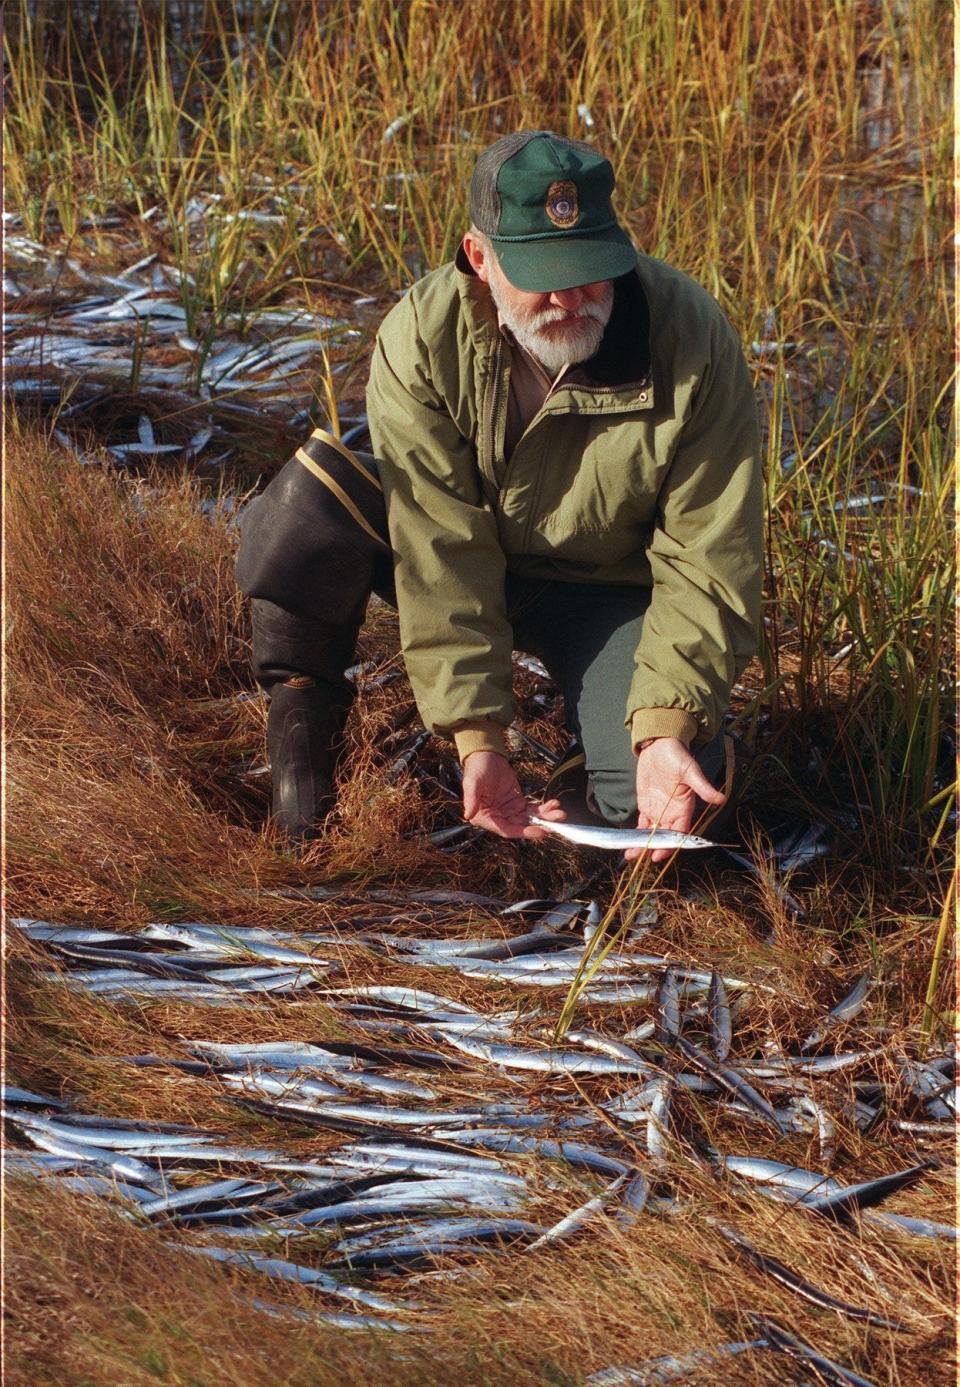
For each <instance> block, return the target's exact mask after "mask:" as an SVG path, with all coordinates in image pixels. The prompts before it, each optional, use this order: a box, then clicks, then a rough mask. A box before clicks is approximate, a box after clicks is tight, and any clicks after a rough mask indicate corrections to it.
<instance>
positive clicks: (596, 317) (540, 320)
mask: <svg viewBox="0 0 960 1387" xmlns="http://www.w3.org/2000/svg"><path fill="white" fill-rule="evenodd" d="M609 316H610V304H609V303H608V302H602V303H583V304H581V306H580V307H579V308H578V309H577V310H576V312H570V311H569V310H567V309H565V308H544V309H542V310H541V311H540V312H539V313H536V314H534V315H533V316H532V317H531V318H530V319H529V320H528V322H527V326H528V328H529V329H530V330H531V331H533V332H539V331H541V329H543V328H546V327H551V326H552V325H553V324H555V323H565V324H566V325H567V326H568V327H573V326H574V325H575V324H579V323H590V322H594V323H600V325H601V326H603V327H606V324H607V321H608V319H609Z"/></svg>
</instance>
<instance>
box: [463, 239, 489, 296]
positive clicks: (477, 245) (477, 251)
mask: <svg viewBox="0 0 960 1387" xmlns="http://www.w3.org/2000/svg"><path fill="white" fill-rule="evenodd" d="M463 253H464V255H465V256H466V257H467V260H468V261H469V262H470V268H471V270H473V272H474V274H475V275H476V276H477V278H478V279H479V280H480V281H481V283H483V284H488V283H489V281H490V270H489V264H488V260H487V250H486V248H485V247H484V245H483V244H482V243H481V241H480V239H479V238H478V237H477V236H474V234H473V232H472V231H468V232H467V234H466V235H465V236H464V238H463Z"/></svg>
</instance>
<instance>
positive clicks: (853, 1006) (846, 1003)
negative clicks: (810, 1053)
mask: <svg viewBox="0 0 960 1387" xmlns="http://www.w3.org/2000/svg"><path fill="white" fill-rule="evenodd" d="M875 985H876V982H875V979H874V978H873V977H872V976H871V974H870V973H864V974H863V976H862V977H860V978H858V979H857V981H856V982H855V983H854V985H853V987H852V989H851V990H850V992H848V993H847V995H846V997H844V998H843V1000H842V1001H840V1002H838V1003H837V1005H836V1006H835V1007H833V1008H831V1010H830V1011H828V1012H827V1014H826V1016H825V1017H824V1018H823V1020H822V1021H821V1022H820V1024H819V1026H817V1028H816V1030H814V1031H811V1033H810V1034H809V1035H808V1036H807V1038H806V1040H805V1041H804V1042H803V1044H802V1045H801V1046H800V1052H801V1054H802V1053H803V1051H804V1050H811V1049H812V1048H813V1047H814V1045H819V1043H820V1041H821V1040H822V1039H823V1038H824V1036H825V1035H826V1034H827V1032H828V1031H829V1030H830V1028H831V1027H832V1026H837V1025H839V1024H840V1023H841V1022H843V1021H852V1020H853V1018H854V1017H855V1016H857V1015H858V1014H859V1013H860V1012H861V1011H862V1010H863V1008H864V1005H865V1004H866V1000H867V997H868V996H869V995H870V992H871V989H872V988H873V987H874V986H875Z"/></svg>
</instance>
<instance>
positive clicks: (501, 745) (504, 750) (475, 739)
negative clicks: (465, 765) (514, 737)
mask: <svg viewBox="0 0 960 1387" xmlns="http://www.w3.org/2000/svg"><path fill="white" fill-rule="evenodd" d="M453 740H454V741H455V742H456V744H457V755H458V756H459V757H460V760H461V762H463V761H465V760H466V759H467V757H468V756H469V755H470V753H471V751H495V752H496V753H497V755H498V756H505V757H506V758H507V760H509V759H510V748H509V747H508V746H507V738H506V730H505V729H504V728H503V727H501V726H500V724H499V723H498V722H488V721H479V722H462V723H461V724H460V726H459V727H455V728H454V729H453Z"/></svg>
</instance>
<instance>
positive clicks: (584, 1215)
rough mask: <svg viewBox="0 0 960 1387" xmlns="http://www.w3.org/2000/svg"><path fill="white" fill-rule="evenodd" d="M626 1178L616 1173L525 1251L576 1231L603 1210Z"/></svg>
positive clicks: (626, 1175) (535, 1248)
mask: <svg viewBox="0 0 960 1387" xmlns="http://www.w3.org/2000/svg"><path fill="white" fill-rule="evenodd" d="M628 1178H629V1175H628V1174H625V1175H618V1176H617V1178H616V1179H615V1180H613V1181H611V1183H610V1184H609V1185H608V1186H607V1188H606V1189H605V1190H603V1192H602V1193H601V1194H598V1195H594V1197H593V1198H592V1199H588V1200H587V1202H586V1203H585V1204H581V1205H580V1207H579V1208H577V1209H573V1210H572V1211H571V1212H570V1213H569V1214H566V1215H565V1216H564V1217H563V1218H562V1219H560V1221H559V1222H558V1223H555V1224H554V1225H553V1227H552V1228H548V1229H546V1231H545V1232H543V1233H541V1235H540V1237H539V1238H537V1239H536V1240H535V1241H534V1242H532V1243H529V1244H528V1245H527V1249H526V1250H527V1252H535V1251H537V1249H539V1248H541V1247H543V1246H545V1244H547V1243H552V1242H558V1241H559V1240H560V1239H561V1238H569V1237H570V1235H571V1234H573V1233H576V1232H578V1231H579V1229H581V1228H582V1227H583V1225H584V1224H585V1223H589V1221H590V1219H592V1218H593V1216H594V1214H599V1213H602V1212H603V1210H604V1209H605V1208H606V1207H607V1205H608V1204H609V1203H610V1201H611V1200H612V1199H613V1198H614V1197H615V1196H616V1195H617V1194H619V1193H620V1191H621V1190H622V1189H623V1187H624V1185H625V1184H626V1183H627V1180H628Z"/></svg>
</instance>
